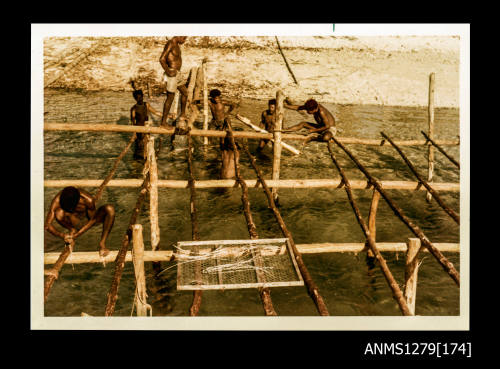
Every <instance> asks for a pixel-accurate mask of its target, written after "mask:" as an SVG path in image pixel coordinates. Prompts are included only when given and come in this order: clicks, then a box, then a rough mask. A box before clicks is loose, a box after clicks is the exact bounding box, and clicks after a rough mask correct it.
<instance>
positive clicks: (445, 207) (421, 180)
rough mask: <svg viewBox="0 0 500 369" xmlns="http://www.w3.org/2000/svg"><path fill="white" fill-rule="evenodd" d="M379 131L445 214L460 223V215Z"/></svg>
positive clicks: (387, 137)
mask: <svg viewBox="0 0 500 369" xmlns="http://www.w3.org/2000/svg"><path fill="white" fill-rule="evenodd" d="M380 133H381V134H382V136H383V137H384V138H386V139H387V140H388V141H389V142H390V143H391V145H392V146H394V148H395V149H396V151H397V152H398V153H399V155H401V157H402V158H403V160H404V161H405V163H406V165H408V167H409V168H410V170H411V171H412V172H413V174H414V175H415V177H417V179H418V181H419V182H420V183H422V185H423V186H424V187H425V188H426V189H427V191H429V193H431V194H432V196H434V198H435V199H436V202H437V203H438V204H439V206H441V207H442V208H443V210H444V211H445V212H446V214H448V215H449V216H450V217H452V218H453V220H454V221H455V222H456V223H457V224H460V216H459V215H458V214H457V213H455V212H454V211H453V210H452V209H451V208H450V207H449V206H447V205H446V204H445V203H444V201H443V200H442V199H441V197H440V196H439V195H438V193H437V192H436V191H435V190H434V189H433V188H432V187H431V186H430V185H429V183H427V181H426V180H425V179H423V178H422V176H421V175H420V174H419V173H418V171H417V169H416V168H415V167H414V166H413V164H412V163H411V161H410V160H409V159H408V158H407V157H406V156H405V154H403V152H402V151H401V149H400V148H399V147H398V146H397V145H396V144H395V143H394V142H393V141H392V140H391V139H390V138H389V136H387V135H386V134H384V132H380Z"/></svg>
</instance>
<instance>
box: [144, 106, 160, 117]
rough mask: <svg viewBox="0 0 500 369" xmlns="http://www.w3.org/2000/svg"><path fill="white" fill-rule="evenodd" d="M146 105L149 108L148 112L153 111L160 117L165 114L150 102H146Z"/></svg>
mask: <svg viewBox="0 0 500 369" xmlns="http://www.w3.org/2000/svg"><path fill="white" fill-rule="evenodd" d="M146 107H147V108H148V112H151V113H152V114H154V115H156V116H157V117H159V118H161V117H163V114H162V113H160V112H159V111H157V110H156V109H154V108H153V107H152V106H151V105H150V104H149V103H146Z"/></svg>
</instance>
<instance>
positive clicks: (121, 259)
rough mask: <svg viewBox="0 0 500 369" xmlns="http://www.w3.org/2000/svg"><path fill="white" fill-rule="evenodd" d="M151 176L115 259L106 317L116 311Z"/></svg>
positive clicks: (143, 185)
mask: <svg viewBox="0 0 500 369" xmlns="http://www.w3.org/2000/svg"><path fill="white" fill-rule="evenodd" d="M161 147H162V141H161V140H160V143H159V145H158V148H157V150H156V156H158V153H159V152H160V150H161ZM149 180H150V177H149V175H146V178H145V179H144V181H143V182H142V186H141V190H140V192H139V196H138V197H137V201H136V203H135V207H134V209H133V210H132V215H131V216H130V220H129V223H128V226H127V230H126V231H125V235H124V236H123V240H122V246H121V248H120V251H119V252H118V255H116V259H115V271H114V274H113V281H112V282H111V287H110V289H109V292H108V299H107V303H106V309H105V312H104V315H105V316H111V315H113V313H114V311H115V305H116V300H117V299H118V288H119V287H120V280H121V277H122V274H123V268H124V267H125V258H126V256H127V250H128V246H129V243H130V238H131V237H132V232H131V231H132V226H133V225H134V224H135V223H136V221H137V216H138V215H139V211H140V210H141V206H142V203H143V202H144V198H145V197H146V193H147V188H148V186H149Z"/></svg>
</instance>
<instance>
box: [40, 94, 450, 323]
mask: <svg viewBox="0 0 500 369" xmlns="http://www.w3.org/2000/svg"><path fill="white" fill-rule="evenodd" d="M147 100H148V99H147ZM148 101H149V102H150V103H151V104H152V105H153V106H154V107H155V108H157V110H160V111H161V107H162V104H163V97H155V98H153V99H149V100H148ZM134 103H135V102H134V100H133V98H132V96H131V94H130V93H128V92H93V93H78V92H66V91H61V90H46V91H45V121H46V122H75V123H83V124H85V123H110V124H112V123H113V124H128V121H129V114H130V113H129V111H130V107H131V106H132V105H133V104H134ZM324 105H325V106H326V107H327V108H328V109H330V111H331V112H332V113H333V114H334V116H335V118H336V120H337V127H338V128H339V129H340V130H341V131H340V133H339V135H340V136H346V137H347V136H348V137H359V138H377V139H378V138H380V131H383V132H384V133H386V134H387V135H388V136H389V137H391V138H393V139H398V140H404V139H417V138H418V139H423V136H422V135H421V133H420V131H421V130H424V131H427V111H426V109H425V108H409V107H391V106H359V105H343V106H340V105H335V104H324ZM265 108H266V102H265V101H258V100H243V101H242V103H241V105H240V108H239V113H240V114H241V115H244V116H246V117H248V118H250V119H251V120H252V121H253V122H254V123H256V122H257V121H258V117H259V116H260V112H261V111H262V110H264V109H265ZM300 120H302V116H301V115H300V114H298V113H297V112H294V111H290V110H286V111H285V122H284V125H285V127H288V126H290V125H292V124H295V123H296V122H298V121H300ZM435 121H436V127H435V137H437V138H439V139H456V138H457V137H458V135H459V111H458V110H457V109H437V111H436V112H435ZM156 122H157V121H156ZM197 124H201V123H197ZM233 125H234V127H235V129H239V128H240V129H242V126H243V125H242V124H240V123H239V122H238V121H237V120H236V119H233ZM129 137H130V134H128V133H127V134H125V133H99V132H45V135H44V149H45V154H44V155H45V157H44V159H45V161H44V163H45V164H44V169H45V173H44V178H45V179H84V178H87V179H103V178H104V177H105V176H106V175H107V173H108V171H109V169H110V167H111V166H112V164H113V162H114V160H115V158H116V156H117V155H118V154H119V153H120V152H121V150H122V149H123V147H124V146H125V144H126V143H127V141H128V139H129ZM194 140H195V145H196V149H195V153H194V159H195V163H194V170H195V177H196V179H216V178H217V176H218V170H219V165H220V164H219V160H218V149H217V145H215V141H214V144H213V145H211V146H210V147H209V148H208V150H206V151H205V150H203V149H202V145H201V142H202V139H201V138H200V137H195V138H194ZM291 144H292V145H294V146H296V147H299V148H300V144H299V143H298V142H291ZM256 145H257V141H253V140H249V147H250V151H251V152H252V153H253V152H255V148H256ZM347 147H348V148H349V149H350V150H351V152H352V153H353V154H354V155H355V156H356V157H357V158H358V159H359V161H360V162H361V163H363V164H364V165H365V167H366V168H367V169H368V170H369V171H370V173H371V174H373V175H374V176H376V177H377V178H378V179H380V180H406V181H414V180H415V179H414V177H413V174H412V173H411V171H410V170H409V169H408V168H407V167H406V164H405V163H404V162H403V160H402V159H401V157H400V156H399V154H398V153H397V152H396V151H395V150H394V149H393V148H391V147H385V146H384V147H376V146H362V145H347ZM402 150H403V152H404V153H405V154H406V155H407V156H408V158H409V159H410V160H411V161H412V163H413V164H414V165H415V166H416V167H417V169H419V171H420V172H421V173H422V174H424V175H426V172H427V159H426V157H427V148H425V147H403V148H402ZM446 150H447V152H448V153H449V154H450V155H451V156H453V157H454V158H456V159H459V148H458V147H455V146H453V147H451V146H447V147H446ZM335 153H336V156H337V158H338V160H339V162H340V165H342V166H343V168H344V170H345V171H346V174H347V176H348V178H349V179H365V178H364V176H363V174H362V173H361V172H360V171H359V170H358V169H357V168H356V166H355V164H354V163H353V162H352V161H351V160H350V159H349V158H348V157H347V155H345V153H343V152H342V150H341V149H339V148H335ZM186 155H187V152H186V150H182V149H179V150H175V151H170V150H169V149H167V148H164V149H162V151H161V152H160V155H159V157H158V171H159V173H158V176H159V178H160V179H184V180H186V179H187V178H188V169H187V161H186ZM257 159H258V164H259V165H260V168H261V170H262V171H263V172H264V174H265V176H266V178H270V176H271V172H272V147H271V146H270V144H269V145H268V146H267V147H266V148H265V149H264V151H263V153H262V154H260V155H258V156H257ZM241 168H242V175H243V177H244V178H247V179H250V178H255V173H254V172H253V169H252V168H251V166H250V164H249V162H248V160H247V159H246V157H245V155H242V159H241ZM141 172H142V163H140V162H137V161H134V160H133V158H132V151H129V152H128V153H127V154H126V156H125V157H124V159H123V160H122V162H121V163H120V165H119V167H118V170H117V172H116V175H115V177H114V178H116V179H118V178H140V177H141ZM280 177H281V178H283V179H293V178H297V179H298V178H311V179H312V178H338V177H339V175H338V173H337V170H336V168H335V167H334V165H333V163H332V161H331V158H330V157H329V154H328V150H327V148H326V146H325V145H324V144H319V143H310V144H309V145H308V146H307V147H306V149H305V150H304V151H303V153H302V155H300V156H298V157H293V156H292V155H291V154H290V153H289V152H287V151H286V150H284V151H283V153H282V166H281V174H280ZM434 181H435V182H458V181H459V170H458V169H456V168H455V167H454V166H453V165H452V164H451V163H450V162H449V161H448V159H447V158H445V157H444V156H443V155H442V154H441V153H439V152H438V151H437V150H436V154H435V172H434ZM86 189H87V190H89V191H90V192H91V193H93V192H94V191H95V190H96V188H86ZM60 190H61V189H60V188H45V195H44V198H45V204H44V206H45V211H47V210H48V207H49V205H50V202H51V200H52V198H53V197H54V196H55V195H56V194H57V193H58V192H59V191H60ZM138 192H139V189H138V188H117V187H110V188H107V189H106V190H105V191H104V194H103V197H102V199H101V201H100V204H101V205H102V204H105V203H111V204H113V205H114V206H115V210H116V220H115V224H114V227H113V230H112V232H111V234H110V236H109V238H108V242H107V244H108V248H110V249H112V250H117V249H118V248H119V247H120V245H121V241H122V237H123V235H124V233H125V228H126V226H127V224H128V221H129V219H130V211H131V209H132V208H133V206H134V204H135V201H136V198H137V195H138ZM279 193H280V203H281V208H280V212H281V214H282V216H283V219H284V221H285V223H286V224H287V227H288V229H289V230H290V231H291V233H292V235H293V237H294V240H295V242H296V243H297V244H300V243H321V242H363V241H364V237H363V233H362V232H361V229H360V227H359V225H358V223H357V221H356V218H355V216H354V214H353V211H352V208H351V207H350V205H349V202H348V201H347V196H346V193H345V191H344V190H336V189H280V190H279ZM389 193H390V196H392V198H393V200H394V201H395V202H396V203H397V204H398V205H399V206H400V207H401V208H402V209H403V211H404V212H405V214H406V215H407V216H408V217H410V218H411V219H412V220H413V221H414V222H415V223H416V224H417V225H418V226H419V227H420V228H421V229H422V230H423V232H424V233H425V234H426V236H427V237H428V238H429V239H430V240H431V241H432V242H459V226H458V225H457V224H456V223H455V222H454V221H453V220H452V219H451V218H450V217H449V216H448V215H447V214H446V213H445V212H444V211H443V210H442V209H441V208H440V207H439V205H437V204H436V202H435V201H433V202H432V203H431V204H428V203H427V202H426V201H425V192H424V191H418V192H414V191H398V190H391V191H390V192H389ZM240 196H241V191H240V189H230V190H227V191H222V190H218V189H205V190H201V189H198V190H197V208H198V222H199V234H200V237H201V239H202V240H217V239H248V238H249V235H248V231H247V227H246V222H245V218H244V216H243V213H242V207H241V199H240ZM354 196H355V198H356V200H357V204H358V206H359V207H360V209H361V212H362V214H363V215H364V216H365V220H366V219H367V218H366V217H367V214H368V210H369V207H370V202H371V196H372V191H371V190H370V191H366V190H354ZM442 198H443V201H445V203H447V204H448V205H449V206H450V207H451V208H452V209H454V210H455V211H459V194H458V193H453V192H442ZM250 201H251V209H252V214H253V218H254V221H255V224H256V226H257V231H258V233H259V237H260V238H280V237H283V236H282V233H281V231H280V229H279V227H278V225H277V222H276V220H275V218H274V216H273V214H272V212H271V211H270V209H269V208H268V205H267V198H266V197H265V194H264V193H263V191H262V189H250ZM148 208H149V201H145V203H144V205H143V208H142V212H141V214H140V215H139V217H138V223H141V224H142V225H143V227H144V242H145V246H146V249H148V248H150V235H149V219H148V216H147V214H148ZM159 212H160V213H159V218H160V237H161V244H160V245H161V248H162V249H166V250H167V249H172V245H173V244H174V243H176V242H177V241H187V240H191V221H190V215H189V191H188V190H185V189H166V188H160V189H159ZM100 233H101V227H100V226H99V227H95V228H93V229H91V230H90V231H88V232H87V233H86V234H84V235H83V236H81V237H80V238H79V239H78V241H77V244H76V251H94V250H97V245H98V242H99V238H100ZM408 237H413V234H412V233H411V232H410V230H409V229H408V228H407V227H406V226H405V225H404V224H403V223H402V222H401V221H400V220H399V218H397V217H396V216H395V215H394V213H393V212H392V210H391V209H390V208H389V207H388V205H387V204H386V203H385V202H384V201H383V200H381V201H380V203H379V208H378V212H377V241H378V242H404V241H406V239H407V238H408ZM62 246H63V245H62V241H61V240H60V239H58V238H56V237H54V236H52V235H51V234H49V233H46V234H45V245H44V248H45V252H57V251H60V250H62ZM445 255H446V256H447V257H448V258H449V260H450V261H451V262H452V263H453V264H454V265H455V267H456V268H457V270H459V267H460V265H459V254H456V253H446V254H445ZM383 256H384V257H385V258H386V260H387V263H388V266H389V268H390V269H391V271H392V273H393V275H394V277H395V278H396V280H397V281H398V283H399V284H400V286H401V287H403V284H404V259H405V255H404V254H403V253H400V254H399V255H398V254H395V253H383ZM303 260H304V262H305V264H306V266H307V268H308V269H309V272H310V273H311V275H312V278H313V280H314V281H315V282H316V284H317V285H318V288H319V291H320V293H321V295H322V296H323V298H324V300H325V302H326V304H327V306H328V309H329V312H330V314H331V315H337V316H349V315H356V316H359V315H400V311H399V308H398V306H397V304H396V302H395V300H394V299H393V297H392V295H391V290H390V289H389V287H388V286H387V283H386V281H385V278H384V276H383V274H382V272H381V271H380V269H379V268H378V267H377V266H376V267H374V268H373V267H370V266H369V265H368V264H367V262H366V260H365V254H364V253H360V254H358V255H354V254H348V253H346V254H340V253H330V254H329V253H324V254H304V255H303ZM172 265H173V262H172V263H163V264H162V266H163V268H167V267H169V266H172ZM113 271H114V265H113V264H107V265H106V266H105V267H104V266H103V265H102V264H75V265H71V264H70V265H65V266H64V267H63V269H62V272H61V278H60V279H59V280H58V281H57V282H56V283H55V284H54V286H53V287H52V291H51V293H50V296H49V300H48V302H47V303H46V305H45V314H46V316H79V315H80V314H81V312H85V313H87V314H90V315H103V314H104V308H105V305H106V294H107V292H108V290H109V287H110V285H111V280H112V276H113ZM146 271H147V283H148V295H149V297H148V302H149V303H150V304H151V305H152V307H153V314H154V315H155V316H165V315H169V316H187V315H188V309H189V307H190V304H191V301H192V292H190V291H177V290H176V268H170V269H169V270H168V271H166V272H164V273H163V274H162V275H161V276H160V278H158V279H156V280H155V279H154V278H153V272H152V267H151V263H146ZM134 288H135V282H134V272H133V267H132V264H131V263H126V266H125V270H124V273H123V277H122V280H121V284H120V290H119V298H118V301H117V305H116V310H115V314H114V315H116V316H129V315H130V314H131V308H132V301H133V295H134ZM271 296H272V300H273V304H274V307H275V309H276V311H277V313H278V314H279V315H287V316H306V315H312V316H316V315H317V310H316V308H315V306H314V303H313V302H312V300H311V299H310V297H309V296H308V295H307V291H306V288H305V287H279V288H273V289H272V293H271ZM459 313H460V311H459V288H457V286H456V284H455V283H454V282H453V280H452V279H451V278H450V277H449V276H448V274H447V273H446V272H444V271H443V270H442V268H441V266H440V265H439V264H438V263H437V261H436V260H435V259H434V258H433V256H432V255H430V254H428V253H426V254H424V259H423V262H422V265H421V266H420V271H419V276H418V290H417V303H416V314H418V315H458V314H459ZM200 315H201V316H261V315H263V308H262V303H261V301H260V298H259V294H258V292H257V290H256V289H242V290H226V291H205V292H204V293H203V302H202V305H201V310H200Z"/></svg>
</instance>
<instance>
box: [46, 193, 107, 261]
mask: <svg viewBox="0 0 500 369" xmlns="http://www.w3.org/2000/svg"><path fill="white" fill-rule="evenodd" d="M84 217H87V220H88V222H87V224H85V225H84V226H83V227H81V228H80V229H79V230H78V229H77V225H78V224H79V223H80V221H81V220H82V219H83V218H84ZM54 219H55V220H56V221H57V222H58V223H59V224H60V225H62V226H63V227H64V228H66V229H68V230H69V233H62V232H59V231H58V230H57V229H56V228H55V227H54V226H53V225H52V223H53V222H54ZM114 221H115V208H114V207H113V205H110V204H106V205H103V206H101V207H100V208H99V209H97V210H96V206H95V201H94V198H93V197H92V195H91V194H90V193H88V192H87V191H85V190H82V189H77V188H75V187H65V188H64V189H63V190H62V191H61V192H59V193H58V194H57V195H56V197H54V199H53V200H52V203H51V204H50V209H49V212H48V214H47V218H46V220H45V230H46V231H49V232H50V233H52V234H53V235H54V236H57V237H60V238H62V239H63V240H64V242H65V243H67V244H70V245H71V246H73V245H74V243H75V240H76V239H77V238H78V237H80V236H81V235H82V234H83V233H85V232H87V231H88V230H89V229H90V228H92V227H93V226H94V225H96V224H100V223H102V224H103V226H102V235H101V241H100V242H99V255H100V256H106V255H108V254H109V250H108V249H107V248H106V239H107V238H108V235H109V232H111V228H112V227H113V223H114Z"/></svg>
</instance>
